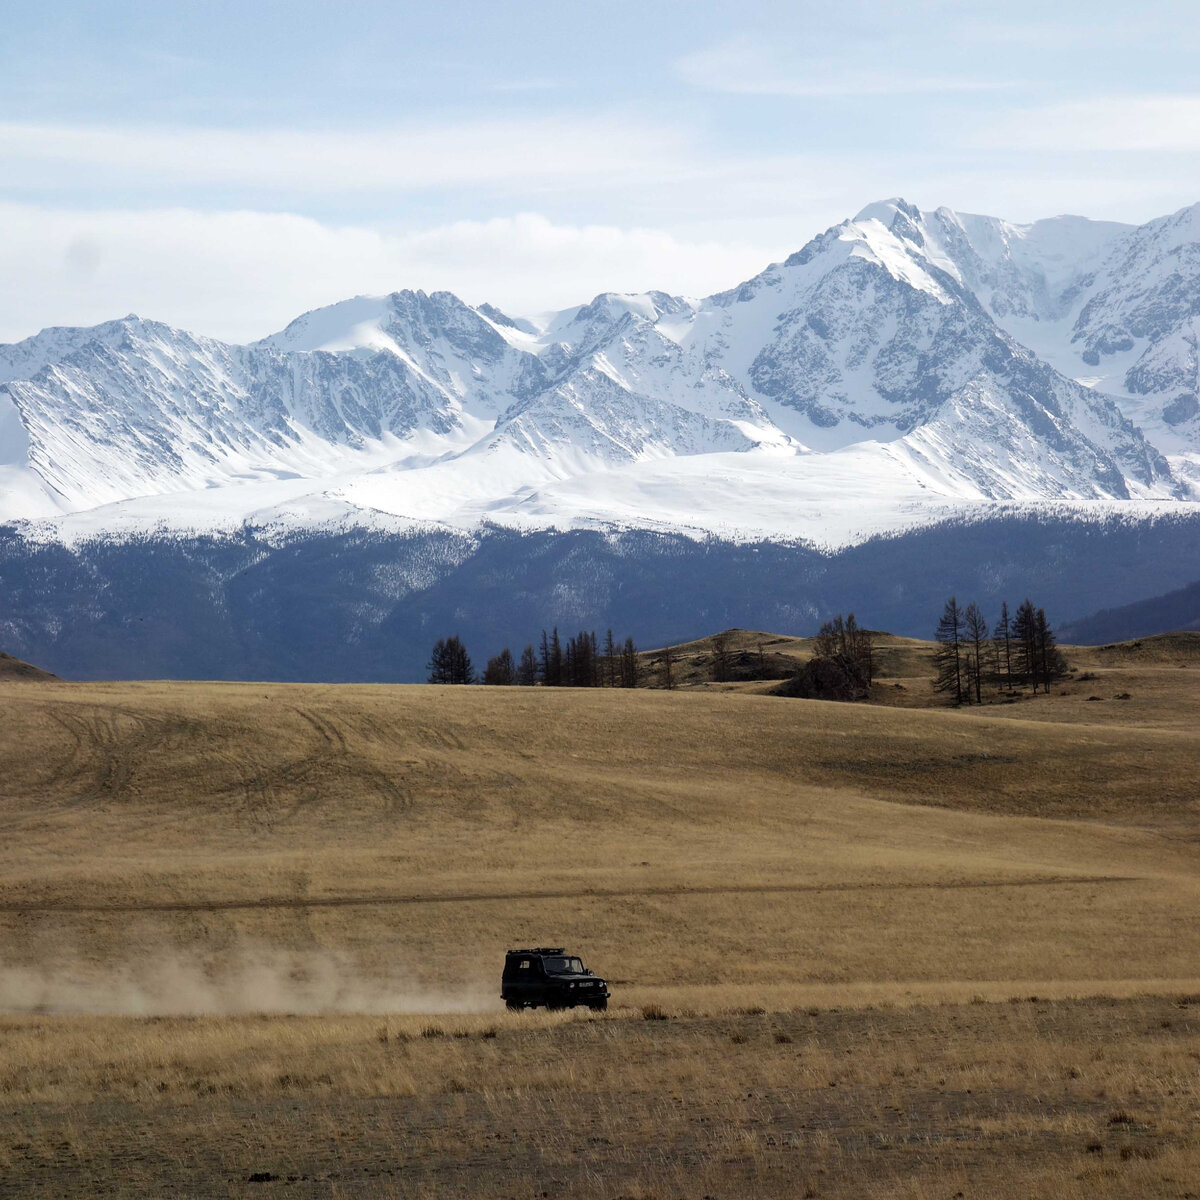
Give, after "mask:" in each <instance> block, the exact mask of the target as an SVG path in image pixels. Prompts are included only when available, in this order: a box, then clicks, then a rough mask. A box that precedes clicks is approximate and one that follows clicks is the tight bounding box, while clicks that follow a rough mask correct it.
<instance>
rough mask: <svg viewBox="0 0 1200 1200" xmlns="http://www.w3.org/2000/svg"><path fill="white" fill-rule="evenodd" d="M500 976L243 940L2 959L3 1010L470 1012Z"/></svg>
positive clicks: (495, 999)
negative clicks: (153, 951) (158, 950)
mask: <svg viewBox="0 0 1200 1200" xmlns="http://www.w3.org/2000/svg"><path fill="white" fill-rule="evenodd" d="M499 992H500V987H499V979H498V978H497V979H496V980H494V981H490V982H489V981H484V980H483V979H473V980H469V981H468V980H464V981H463V982H462V983H461V985H458V986H441V987H437V988H430V987H428V986H423V985H420V984H416V983H414V982H413V981H412V980H411V979H408V980H405V979H403V978H401V977H399V976H397V975H392V976H387V975H379V974H370V975H368V974H367V973H365V972H364V971H363V969H362V967H361V964H359V963H357V962H355V961H353V960H351V959H349V958H348V957H346V956H342V955H339V954H336V953H333V952H328V951H290V952H289V951H279V950H276V949H269V948H259V949H246V950H243V951H242V952H241V953H239V954H237V955H235V956H232V957H231V956H230V955H222V956H221V958H220V960H210V961H208V962H204V961H198V960H197V958H196V957H194V956H193V957H185V956H183V955H177V954H161V955H153V956H142V957H139V958H138V959H137V960H136V961H129V962H120V963H108V964H96V963H93V962H83V961H79V962H78V963H74V964H72V963H67V964H64V965H59V966H55V967H53V968H40V967H27V966H11V965H7V964H5V963H3V962H0V1013H7V1014H18V1013H54V1014H67V1013H74V1014H88V1015H95V1016H140V1017H151V1016H227V1015H234V1014H238V1013H276V1014H293V1015H302V1014H314V1013H381V1014H382V1013H431V1014H432V1013H439V1014H441V1013H472V1012H487V1011H488V1010H494V1009H497V1008H499V1007H500V1000H499Z"/></svg>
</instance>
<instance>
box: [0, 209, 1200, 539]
mask: <svg viewBox="0 0 1200 1200" xmlns="http://www.w3.org/2000/svg"><path fill="white" fill-rule="evenodd" d="M1198 313H1200V206H1198V207H1197V208H1196V209H1188V210H1184V212H1183V213H1180V214H1176V215H1175V216H1174V217H1170V218H1163V219H1162V220H1160V221H1154V222H1150V223H1149V224H1148V225H1145V226H1141V227H1139V228H1132V227H1128V226H1121V225H1116V224H1113V223H1109V222H1091V221H1087V220H1085V219H1084V218H1081V217H1057V218H1052V219H1050V220H1047V221H1039V222H1036V223H1035V224H1033V225H1027V226H1018V225H1013V224H1011V223H1008V222H1004V221H1001V220H998V219H996V218H991V217H981V216H971V215H968V214H957V213H954V212H953V211H951V210H949V209H945V208H941V209H937V210H936V211H934V212H931V213H926V212H922V211H920V210H918V209H916V208H915V207H913V206H912V205H909V204H907V203H905V202H904V201H902V200H889V201H883V202H880V203H878V204H873V205H870V206H868V207H867V208H866V209H864V210H863V211H862V212H861V213H859V214H858V216H857V217H855V218H854V219H853V220H850V221H846V222H843V223H842V224H841V225H838V226H835V227H833V228H832V229H830V230H827V231H826V232H825V233H823V234H821V235H820V236H818V237H816V238H814V239H813V240H812V241H810V242H809V243H808V244H807V245H805V246H804V247H803V248H802V249H801V250H799V251H797V252H796V253H795V254H793V255H791V256H790V257H789V258H787V259H786V260H785V261H783V262H781V263H775V264H772V265H771V266H769V267H767V268H766V269H765V270H764V271H762V272H761V273H760V274H758V275H757V276H755V277H754V278H753V279H750V280H747V281H746V282H745V283H743V284H741V285H739V286H738V287H736V288H732V289H730V290H728V291H725V292H722V293H718V294H716V295H714V296H710V297H708V298H706V299H702V300H692V299H686V298H682V297H676V296H671V295H668V294H666V293H662V292H648V293H645V294H639V295H626V294H617V293H606V294H603V295H601V296H597V297H595V298H594V299H593V300H592V301H591V302H590V303H588V304H585V305H581V306H578V307H575V308H571V309H567V310H564V311H562V312H557V313H551V314H547V315H546V316H544V317H541V318H537V319H529V320H526V319H516V318H512V317H510V316H507V315H506V314H504V313H502V312H500V311H499V310H498V309H495V308H494V307H492V306H490V305H480V306H479V307H478V308H473V307H471V306H469V305H467V304H465V303H463V302H462V301H461V300H459V299H458V298H457V297H455V296H453V295H451V294H450V293H448V292H434V293H432V294H429V295H427V294H425V293H423V292H413V291H401V292H395V293H392V294H391V295H388V296H384V297H356V298H354V299H351V300H346V301H342V302H340V303H338V304H333V305H330V306H328V307H326V308H323V309H319V310H316V311H314V312H311V313H306V314H305V315H304V316H301V317H299V318H297V319H296V320H295V321H293V322H292V323H291V324H290V325H288V326H287V328H286V329H284V330H282V331H280V332H279V333H276V334H273V335H271V336H269V337H267V338H264V339H262V340H261V341H258V342H255V343H252V344H250V345H246V346H235V345H227V344H225V343H222V342H218V341H214V340H213V339H209V338H204V337H199V336H195V335H192V334H188V333H185V332H183V331H180V330H176V329H172V328H170V327H168V326H165V325H162V324H159V323H157V322H154V321H147V320H142V319H140V318H137V317H133V316H130V317H126V318H124V319H122V320H119V321H112V322H108V323H106V324H104V325H100V326H96V327H94V328H91V329H48V330H45V331H43V332H42V333H40V334H38V335H36V336H35V337H33V338H29V339H27V340H26V341H24V342H20V343H17V344H15V345H10V346H0V520H24V521H30V520H38V519H42V520H47V521H49V522H50V525H49V526H47V528H48V529H59V530H66V529H68V528H69V529H71V530H74V531H76V532H78V531H80V530H83V529H91V530H93V531H94V532H96V533H101V534H103V533H106V532H109V531H112V532H116V531H123V532H127V531H129V530H131V529H137V528H147V527H149V528H159V527H166V528H172V529H188V530H203V529H209V528H229V527H232V526H235V525H236V524H237V523H238V522H243V521H245V522H250V521H253V522H255V523H257V524H260V525H273V524H278V525H280V526H281V527H304V526H306V525H310V524H313V523H319V522H323V521H328V520H338V521H342V520H345V519H347V518H348V515H349V516H350V517H352V516H353V514H355V513H359V514H362V515H363V517H364V519H366V520H375V519H383V520H385V521H388V522H394V523H397V524H399V525H403V524H404V523H406V522H437V523H443V524H448V525H453V526H456V527H459V528H465V529H470V528H472V527H476V526H479V525H481V524H483V523H489V522H490V523H496V522H498V523H502V524H510V525H513V526H517V527H520V528H560V527H561V528H565V527H577V526H581V525H583V526H586V525H595V524H619V525H620V524H624V525H638V524H641V525H645V526H648V527H654V528H667V529H687V530H689V531H695V532H700V533H704V532H717V533H720V534H721V535H722V536H739V535H742V534H744V535H747V536H749V535H751V534H753V535H755V536H759V535H762V536H768V537H773V538H780V539H789V538H810V539H812V540H815V541H821V542H838V541H843V540H845V539H847V538H849V539H854V538H857V537H862V536H868V535H869V534H870V533H872V532H877V531H879V530H882V529H890V528H898V527H902V526H903V525H904V524H909V525H911V524H916V523H919V522H920V521H921V520H923V519H930V518H933V517H934V516H939V515H944V514H945V513H946V512H947V511H951V510H953V511H964V510H965V509H969V508H970V507H971V506H973V505H981V504H997V503H1002V502H1017V503H1023V502H1033V503H1050V502H1067V503H1076V504H1091V503H1095V502H1109V501H1115V502H1125V503H1128V502H1130V501H1145V502H1152V503H1154V504H1155V505H1157V504H1158V503H1160V502H1164V501H1165V502H1174V503H1180V504H1184V503H1188V502H1189V501H1190V500H1191V499H1192V492H1191V488H1192V486H1193V481H1194V480H1197V479H1200V399H1198V396H1200V386H1198V375H1197V350H1196V347H1197V343H1198V340H1200V316H1197V315H1196V314H1198ZM1098 384H1099V385H1100V386H1097V385H1098ZM1159 443H1161V444H1162V446H1163V448H1164V449H1166V450H1167V451H1168V452H1169V453H1170V454H1172V455H1173V456H1174V457H1173V458H1171V459H1168V458H1167V457H1165V456H1164V454H1163V453H1162V452H1161V451H1160V449H1159V448H1158V444H1159ZM372 514H375V515H372Z"/></svg>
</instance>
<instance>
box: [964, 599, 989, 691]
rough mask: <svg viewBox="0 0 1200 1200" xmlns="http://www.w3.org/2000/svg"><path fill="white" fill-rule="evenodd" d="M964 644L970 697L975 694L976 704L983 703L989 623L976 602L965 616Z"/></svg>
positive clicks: (969, 605)
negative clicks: (971, 692) (972, 690)
mask: <svg viewBox="0 0 1200 1200" xmlns="http://www.w3.org/2000/svg"><path fill="white" fill-rule="evenodd" d="M963 642H964V644H965V647H966V661H967V681H968V695H967V699H968V700H970V690H971V689H972V688H973V689H974V692H975V703H976V704H982V703H983V675H984V670H985V666H986V657H987V645H988V623H987V620H986V618H985V617H984V615H983V612H982V611H981V610H980V608H979V605H978V604H976V603H975V601H974V600H972V601H971V603H970V604H968V605H967V611H966V612H965V613H964V614H963Z"/></svg>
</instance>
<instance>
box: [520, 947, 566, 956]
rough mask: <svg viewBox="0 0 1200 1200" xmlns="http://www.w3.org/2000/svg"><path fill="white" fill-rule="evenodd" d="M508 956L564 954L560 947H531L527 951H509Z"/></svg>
mask: <svg viewBox="0 0 1200 1200" xmlns="http://www.w3.org/2000/svg"><path fill="white" fill-rule="evenodd" d="M508 953H509V954H565V953H566V951H565V950H564V949H563V948H562V947H561V946H533V947H531V948H530V949H527V950H510V951H509V952H508Z"/></svg>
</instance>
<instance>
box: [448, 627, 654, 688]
mask: <svg viewBox="0 0 1200 1200" xmlns="http://www.w3.org/2000/svg"><path fill="white" fill-rule="evenodd" d="M428 669H429V682H430V683H484V684H486V685H487V686H489V687H533V686H534V685H535V684H541V685H542V686H543V687H626V688H631V687H637V686H638V684H639V683H640V682H641V678H642V666H641V662H640V660H639V659H638V652H637V647H636V646H635V645H634V644H633V638H631V637H627V638H626V639H625V641H624V642H618V641H617V640H616V638H614V637H613V631H612V630H611V629H610V630H608V632H607V633H606V634H605V636H604V641H603V643H601V642H600V641H599V640H598V639H597V637H596V633H595V631H594V630H581V631H580V632H579V633H577V634H575V635H574V636H572V637H569V638H567V639H566V641H563V639H562V638H560V637H559V634H558V628H557V626H556V627H555V628H554V629H552V630H551V631H550V632H549V633H547V632H546V630H545V629H543V630H542V636H541V640H540V642H539V644H538V647H537V648H536V649H535V648H534V645H533V643H532V642H530V643H529V644H528V645H527V646H526V647H525V649H524V650H522V651H521V654H520V657H519V658H514V657H513V654H512V651H511V650H510V649H509V648H508V647H507V646H505V647H504V649H503V650H501V651H500V653H499V654H497V655H495V656H494V657H492V658H489V659H488V660H487V665H486V666H485V667H484V669H483V672H482V674H479V673H477V672H476V670H475V668H474V665H473V664H472V662H471V657H470V655H469V654H468V653H467V648H466V646H465V645H463V642H462V640H461V639H460V638H459V637H458V635H457V634H456V635H455V636H453V637H449V638H438V640H437V642H436V643H435V644H434V647H433V653H432V654H431V655H430V659H429V664H428Z"/></svg>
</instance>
